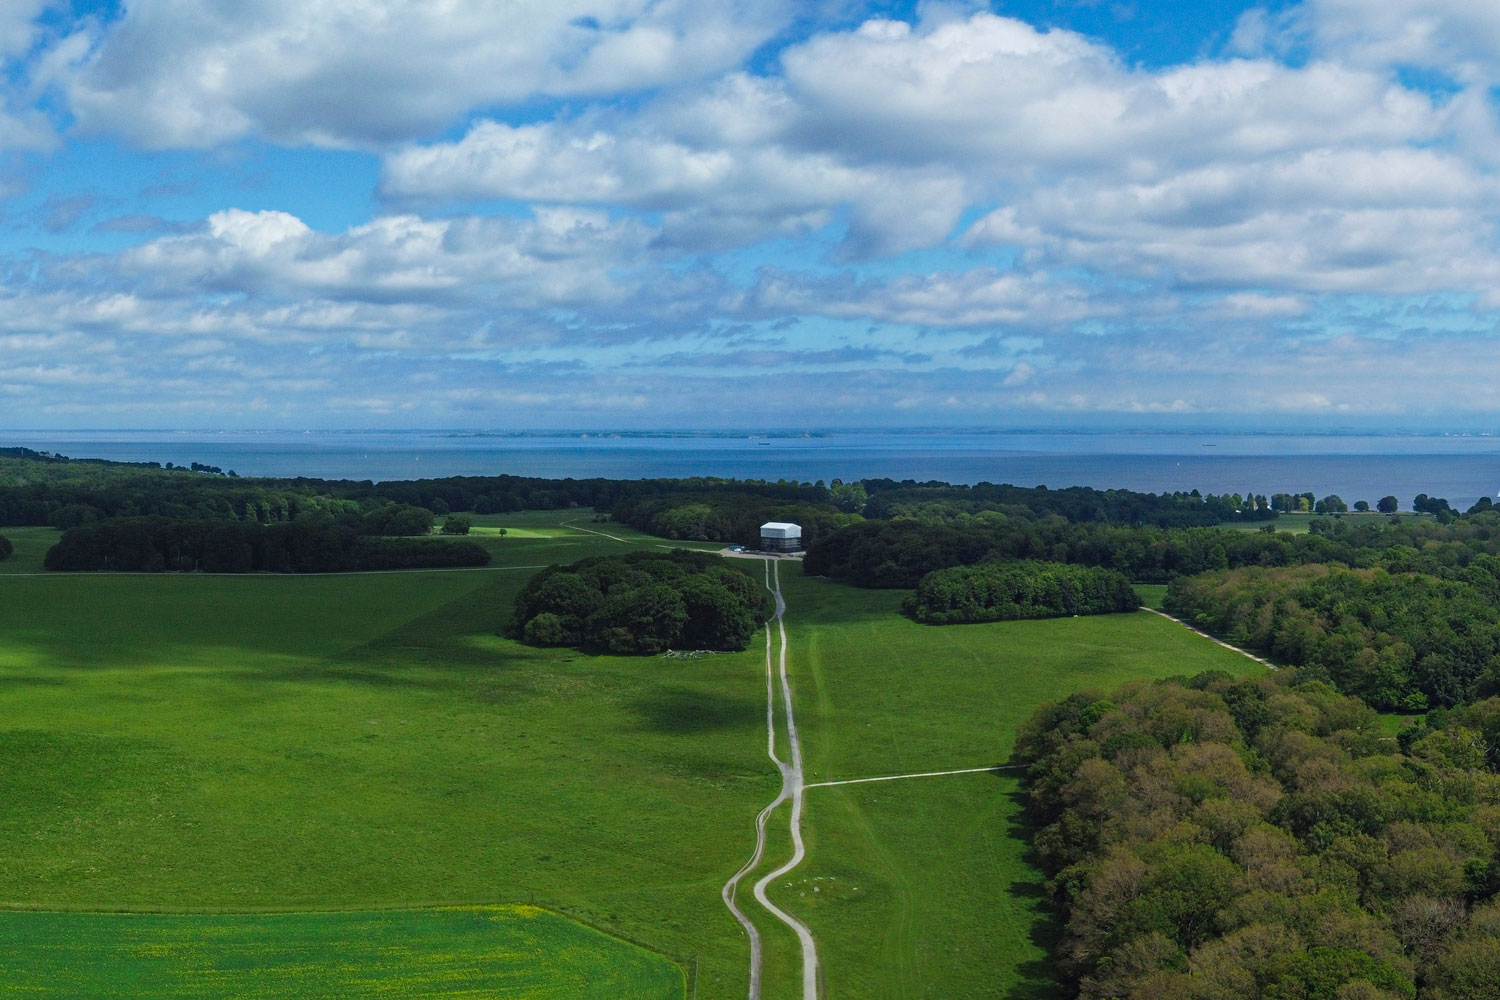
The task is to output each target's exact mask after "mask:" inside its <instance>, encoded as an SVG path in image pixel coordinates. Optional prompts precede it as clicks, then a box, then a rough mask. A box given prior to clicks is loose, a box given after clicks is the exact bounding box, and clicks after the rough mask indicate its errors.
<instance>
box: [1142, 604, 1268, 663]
mask: <svg viewBox="0 0 1500 1000" xmlns="http://www.w3.org/2000/svg"><path fill="white" fill-rule="evenodd" d="M1141 610H1142V611H1149V612H1151V613H1152V614H1153V615H1161V616H1162V617H1163V618H1165V619H1166V620H1167V621H1169V622H1176V623H1177V624H1179V625H1181V626H1182V627H1183V628H1185V629H1187V630H1188V631H1189V632H1194V633H1196V634H1198V635H1201V636H1203V638H1205V639H1207V640H1208V641H1209V642H1212V643H1214V644H1216V645H1219V646H1223V647H1224V648H1225V649H1227V650H1230V651H1231V652H1235V653H1239V654H1240V655H1241V656H1244V657H1248V658H1249V659H1252V660H1254V661H1255V662H1256V663H1259V664H1260V665H1261V666H1263V667H1267V668H1269V669H1271V670H1279V669H1280V668H1279V667H1277V666H1276V664H1274V663H1272V662H1271V661H1270V660H1267V659H1265V658H1264V657H1260V656H1256V655H1255V654H1254V653H1252V652H1250V651H1249V650H1248V649H1241V648H1240V647H1238V646H1232V645H1230V644H1229V643H1227V642H1225V641H1224V640H1223V639H1219V638H1216V637H1214V636H1211V635H1209V634H1208V633H1207V632H1205V631H1203V630H1202V629H1201V628H1198V627H1197V626H1195V625H1190V624H1188V623H1187V622H1185V621H1183V620H1182V619H1181V618H1174V617H1172V616H1171V615H1169V614H1167V613H1166V612H1165V611H1158V610H1156V609H1155V608H1148V607H1146V606H1145V605H1142V606H1141Z"/></svg>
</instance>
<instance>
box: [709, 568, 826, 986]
mask: <svg viewBox="0 0 1500 1000" xmlns="http://www.w3.org/2000/svg"><path fill="white" fill-rule="evenodd" d="M766 589H767V590H769V591H771V593H772V594H773V595H774V596H775V598H776V617H775V622H776V628H777V632H778V633H779V635H780V640H781V644H780V658H779V667H780V670H779V675H780V678H781V696H782V704H783V706H784V707H785V710H786V726H787V746H788V748H789V749H790V751H791V758H792V759H791V760H790V761H784V760H782V759H781V758H780V757H779V756H777V754H776V707H775V706H776V690H775V688H776V685H775V679H776V676H777V673H778V671H776V670H773V668H772V658H771V623H770V622H767V623H766V753H767V755H768V756H769V757H770V758H771V760H772V761H773V762H774V763H775V764H776V767H777V769H778V770H780V771H781V791H780V792H779V793H778V794H777V796H776V798H775V799H773V800H772V801H771V803H770V804H769V805H767V806H766V807H765V808H764V809H762V810H761V811H760V813H759V815H757V816H756V817H755V852H754V853H753V854H752V855H751V856H750V860H749V861H747V862H746V863H745V865H744V867H742V868H741V869H740V870H739V871H737V872H735V874H734V877H733V878H731V879H730V880H729V881H728V882H726V883H725V884H724V888H723V890H722V891H721V893H720V895H721V896H722V897H723V899H724V905H725V906H727V907H729V912H731V913H733V914H734V917H735V919H736V920H738V921H739V922H740V926H742V927H744V928H745V933H746V934H748V935H749V936H750V994H749V997H750V1000H760V979H761V938H760V932H759V931H757V930H756V928H755V924H754V922H753V921H751V920H750V918H749V917H747V916H746V915H745V914H744V912H743V911H741V910H740V908H739V906H738V905H736V903H735V900H734V895H735V890H736V889H737V888H738V887H739V883H740V880H741V879H743V878H744V877H745V875H747V874H748V873H749V872H751V871H753V870H754V869H755V867H756V866H757V865H759V864H760V862H761V859H762V858H763V857H764V856H765V849H766V822H767V820H768V819H769V818H770V815H771V813H772V812H774V811H775V809H776V808H777V807H778V806H780V805H781V804H782V803H783V802H785V801H787V800H788V799H790V800H791V802H792V816H791V826H790V831H791V835H792V856H791V858H790V859H789V860H788V861H787V862H786V863H785V864H783V865H782V866H781V867H780V868H777V869H776V870H775V871H773V872H771V873H770V874H768V875H766V876H764V877H763V878H761V879H760V881H758V882H756V883H755V888H754V894H755V899H756V901H757V902H759V903H760V905H761V906H763V907H764V908H765V909H766V911H767V912H769V913H770V914H771V915H772V916H774V917H776V919H777V920H780V921H781V922H782V923H784V924H786V925H787V926H788V927H790V928H791V929H792V930H793V932H795V933H796V935H797V939H798V940H799V941H801V943H802V1000H818V946H817V943H816V942H815V941H814V940H813V936H812V931H810V930H808V928H807V925H806V924H804V923H802V921H800V920H798V919H797V918H796V917H794V916H792V915H791V914H790V913H787V912H786V911H785V910H783V909H781V907H779V906H777V905H776V904H775V903H773V902H771V900H770V898H769V897H768V896H767V895H766V887H767V886H768V885H770V884H771V882H773V881H774V880H776V879H778V878H780V877H781V876H783V875H785V874H786V873H788V872H790V871H791V870H792V869H793V868H796V867H797V866H798V865H799V864H801V863H802V859H803V857H805V856H806V854H807V849H806V847H805V845H804V844H803V842H802V793H803V790H804V789H805V787H806V786H805V785H804V784H803V780H802V743H801V740H800V739H799V738H798V736H797V717H796V714H795V712H794V711H793V709H792V685H791V681H790V679H789V678H788V677H787V672H786V648H787V641H786V621H785V618H784V617H783V616H784V614H785V612H786V599H785V598H783V597H782V594H781V574H780V571H779V568H778V564H777V563H776V562H775V561H774V560H771V559H767V560H766Z"/></svg>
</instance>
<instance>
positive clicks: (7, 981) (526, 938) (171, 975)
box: [0, 906, 685, 1000]
mask: <svg viewBox="0 0 1500 1000" xmlns="http://www.w3.org/2000/svg"><path fill="white" fill-rule="evenodd" d="M684 995H685V989H684V982H683V974H682V970H681V969H680V968H678V967H677V966H676V965H674V964H673V963H672V962H670V961H668V960H667V959H666V958H663V957H662V956H660V955H657V954H655V953H654V952H650V951H647V950H645V949H643V948H638V947H636V946H634V945H631V944H628V943H627V942H624V941H621V940H619V939H618V938H612V937H609V936H607V935H605V934H601V933H599V932H598V931H595V930H590V929H589V928H587V927H584V926H582V925H580V924H577V923H574V922H573V921H571V920H566V919H564V918H562V917H559V916H557V915H555V914H551V913H548V912H546V911H544V910H538V909H536V908H534V907H528V906H503V907H470V908H463V909H452V908H449V909H425V910H374V911H363V912H358V913H278V914H236V915H229V916H214V915H181V914H117V913H57V912H43V913H24V912H3V913H0V997H26V998H39V1000H52V998H55V1000H113V998H116V997H150V998H152V1000H203V998H206V997H213V998H229V997H250V996H257V997H277V998H279V1000H348V998H353V997H369V996H382V997H390V998H393V1000H405V998H410V1000H418V998H420V1000H429V998H442V997H454V998H457V997H477V996H483V997H525V998H527V1000H582V998H592V997H632V998H636V997H639V998H641V1000H681V998H682V997H683V996H684Z"/></svg>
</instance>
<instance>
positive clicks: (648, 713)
mask: <svg viewBox="0 0 1500 1000" xmlns="http://www.w3.org/2000/svg"><path fill="white" fill-rule="evenodd" d="M631 709H632V710H633V711H635V713H636V714H637V715H638V716H640V719H641V727H640V728H641V729H644V730H647V731H650V732H657V733H669V734H675V735H679V736H691V735H695V734H698V733H707V732H712V731H714V730H718V729H739V728H752V727H756V726H761V725H764V724H765V718H766V707H765V705H764V703H762V702H758V701H752V700H748V699H745V698H731V697H728V696H725V695H722V694H711V693H708V692H704V691H695V690H693V689H692V688H683V687H658V688H655V689H653V690H652V691H651V693H649V694H647V695H645V696H643V697H641V698H637V699H636V700H635V702H633V703H632V705H631Z"/></svg>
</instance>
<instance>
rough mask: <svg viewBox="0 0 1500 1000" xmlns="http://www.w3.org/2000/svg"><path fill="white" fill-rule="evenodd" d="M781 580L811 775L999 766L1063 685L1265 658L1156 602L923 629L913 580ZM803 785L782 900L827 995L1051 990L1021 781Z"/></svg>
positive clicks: (1253, 668)
mask: <svg viewBox="0 0 1500 1000" xmlns="http://www.w3.org/2000/svg"><path fill="white" fill-rule="evenodd" d="M782 582H783V589H784V590H785V591H786V593H787V601H788V604H789V611H788V627H789V629H790V630H791V636H792V641H793V648H792V654H791V662H792V664H793V666H794V670H796V671H798V674H797V676H796V677H794V679H793V683H794V685H799V687H798V692H799V697H798V702H797V704H798V724H799V726H800V728H801V730H802V738H803V744H804V750H805V754H806V766H807V771H808V781H810V782H816V781H828V780H837V779H846V778H858V777H870V776H875V775H883V774H903V773H913V772H923V771H941V770H956V769H961V768H972V767H985V766H989V765H993V764H1001V763H1004V762H1005V761H1006V760H1007V759H1008V758H1009V755H1010V751H1011V746H1012V744H1013V742H1014V736H1015V728H1016V725H1017V724H1018V723H1019V722H1020V721H1021V720H1022V719H1024V718H1025V717H1026V716H1027V715H1029V714H1030V712H1031V711H1032V710H1033V709H1034V708H1035V707H1036V706H1037V705H1038V704H1040V703H1042V702H1044V701H1049V700H1055V699H1057V698H1059V697H1061V696H1063V695H1065V694H1066V693H1068V692H1069V691H1073V690H1077V689H1080V688H1092V689H1096V690H1101V691H1107V690H1110V689H1112V688H1114V687H1116V686H1118V685H1120V684H1122V683H1125V682H1126V681H1129V680H1132V679H1134V678H1152V677H1165V676H1170V675H1173V674H1193V673H1197V672H1199V671H1202V670H1214V669H1218V670H1225V671H1228V672H1230V673H1235V674H1245V673H1251V672H1257V671H1260V670H1261V669H1263V668H1261V667H1259V666H1258V665H1256V664H1255V663H1253V662H1252V661H1250V660H1248V659H1246V658H1244V657H1242V656H1239V655H1237V654H1235V653H1232V652H1230V651H1228V650H1226V649H1223V648H1222V647H1219V646H1216V645H1214V644H1213V643H1211V642H1208V641H1207V640H1205V639H1203V638H1201V637H1199V636H1195V635H1193V634H1192V633H1190V632H1188V631H1187V630H1186V629H1183V628H1182V627H1181V626H1179V625H1176V624H1174V623H1172V622H1170V621H1167V620H1166V619H1164V618H1161V617H1159V616H1157V615H1149V614H1145V613H1137V614H1132V615H1100V616H1095V617H1086V618H1063V619H1051V620H1045V621H1021V622H1004V623H995V624H985V625H949V626H927V625H918V624H916V623H914V622H911V621H909V620H907V619H906V618H903V617H902V616H901V615H900V614H898V613H897V608H898V606H899V604H900V600H901V597H902V596H903V594H902V593H901V592H893V591H861V590H856V589H854V588H852V587H847V586H844V585H842V584H832V583H826V582H822V581H816V580H808V579H806V578H801V577H797V576H795V575H784V576H783V578H782ZM807 794H808V800H809V807H808V816H807V823H806V827H807V830H806V832H807V835H808V842H809V856H808V860H807V862H806V863H805V864H804V865H803V867H801V868H799V869H797V870H796V871H795V872H793V873H792V875H791V876H789V877H788V879H787V882H789V883H790V884H789V885H787V886H783V887H782V888H781V889H780V890H779V891H778V892H777V893H776V898H777V899H778V901H779V902H782V903H783V904H784V905H786V906H787V908H789V909H791V910H792V911H793V912H795V913H797V914H798V915H799V916H801V917H803V918H804V919H805V920H806V921H807V922H808V924H809V926H811V927H812V928H813V930H814V932H815V933H816V934H817V935H818V937H819V942H820V945H819V947H820V959H821V961H822V964H823V968H824V976H825V981H826V982H827V984H828V995H829V996H830V997H845V996H847V997H881V998H884V997H890V998H897V997H899V998H914V997H931V998H934V1000H937V998H944V997H959V996H961V997H995V998H1007V1000H1018V998H1037V1000H1042V998H1050V997H1052V996H1055V995H1056V987H1055V985H1054V984H1053V982H1052V980H1051V978H1050V975H1049V974H1048V972H1047V969H1046V965H1045V962H1044V959H1045V955H1046V950H1045V946H1046V943H1047V941H1048V934H1049V933H1050V925H1049V923H1048V922H1047V920H1046V919H1045V917H1044V915H1043V913H1042V911H1041V910H1040V909H1039V902H1040V896H1041V887H1040V882H1041V876H1040V874H1039V873H1038V872H1037V871H1036V870H1035V869H1034V868H1033V867H1031V865H1030V864H1028V863H1027V861H1026V852H1025V843H1024V839H1023V834H1024V832H1023V830H1022V829H1021V825H1020V824H1021V810H1020V806H1021V802H1020V799H1019V797H1018V795H1017V783H1016V781H1015V779H1014V777H1012V776H1008V775H999V776H997V775H991V774H968V775H954V776H948V777H938V778H918V779H912V780H910V781H899V782H882V783H875V784H863V785H849V786H843V787H832V788H817V789H811V790H809V791H808V793H807ZM814 890H817V891H814Z"/></svg>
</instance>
